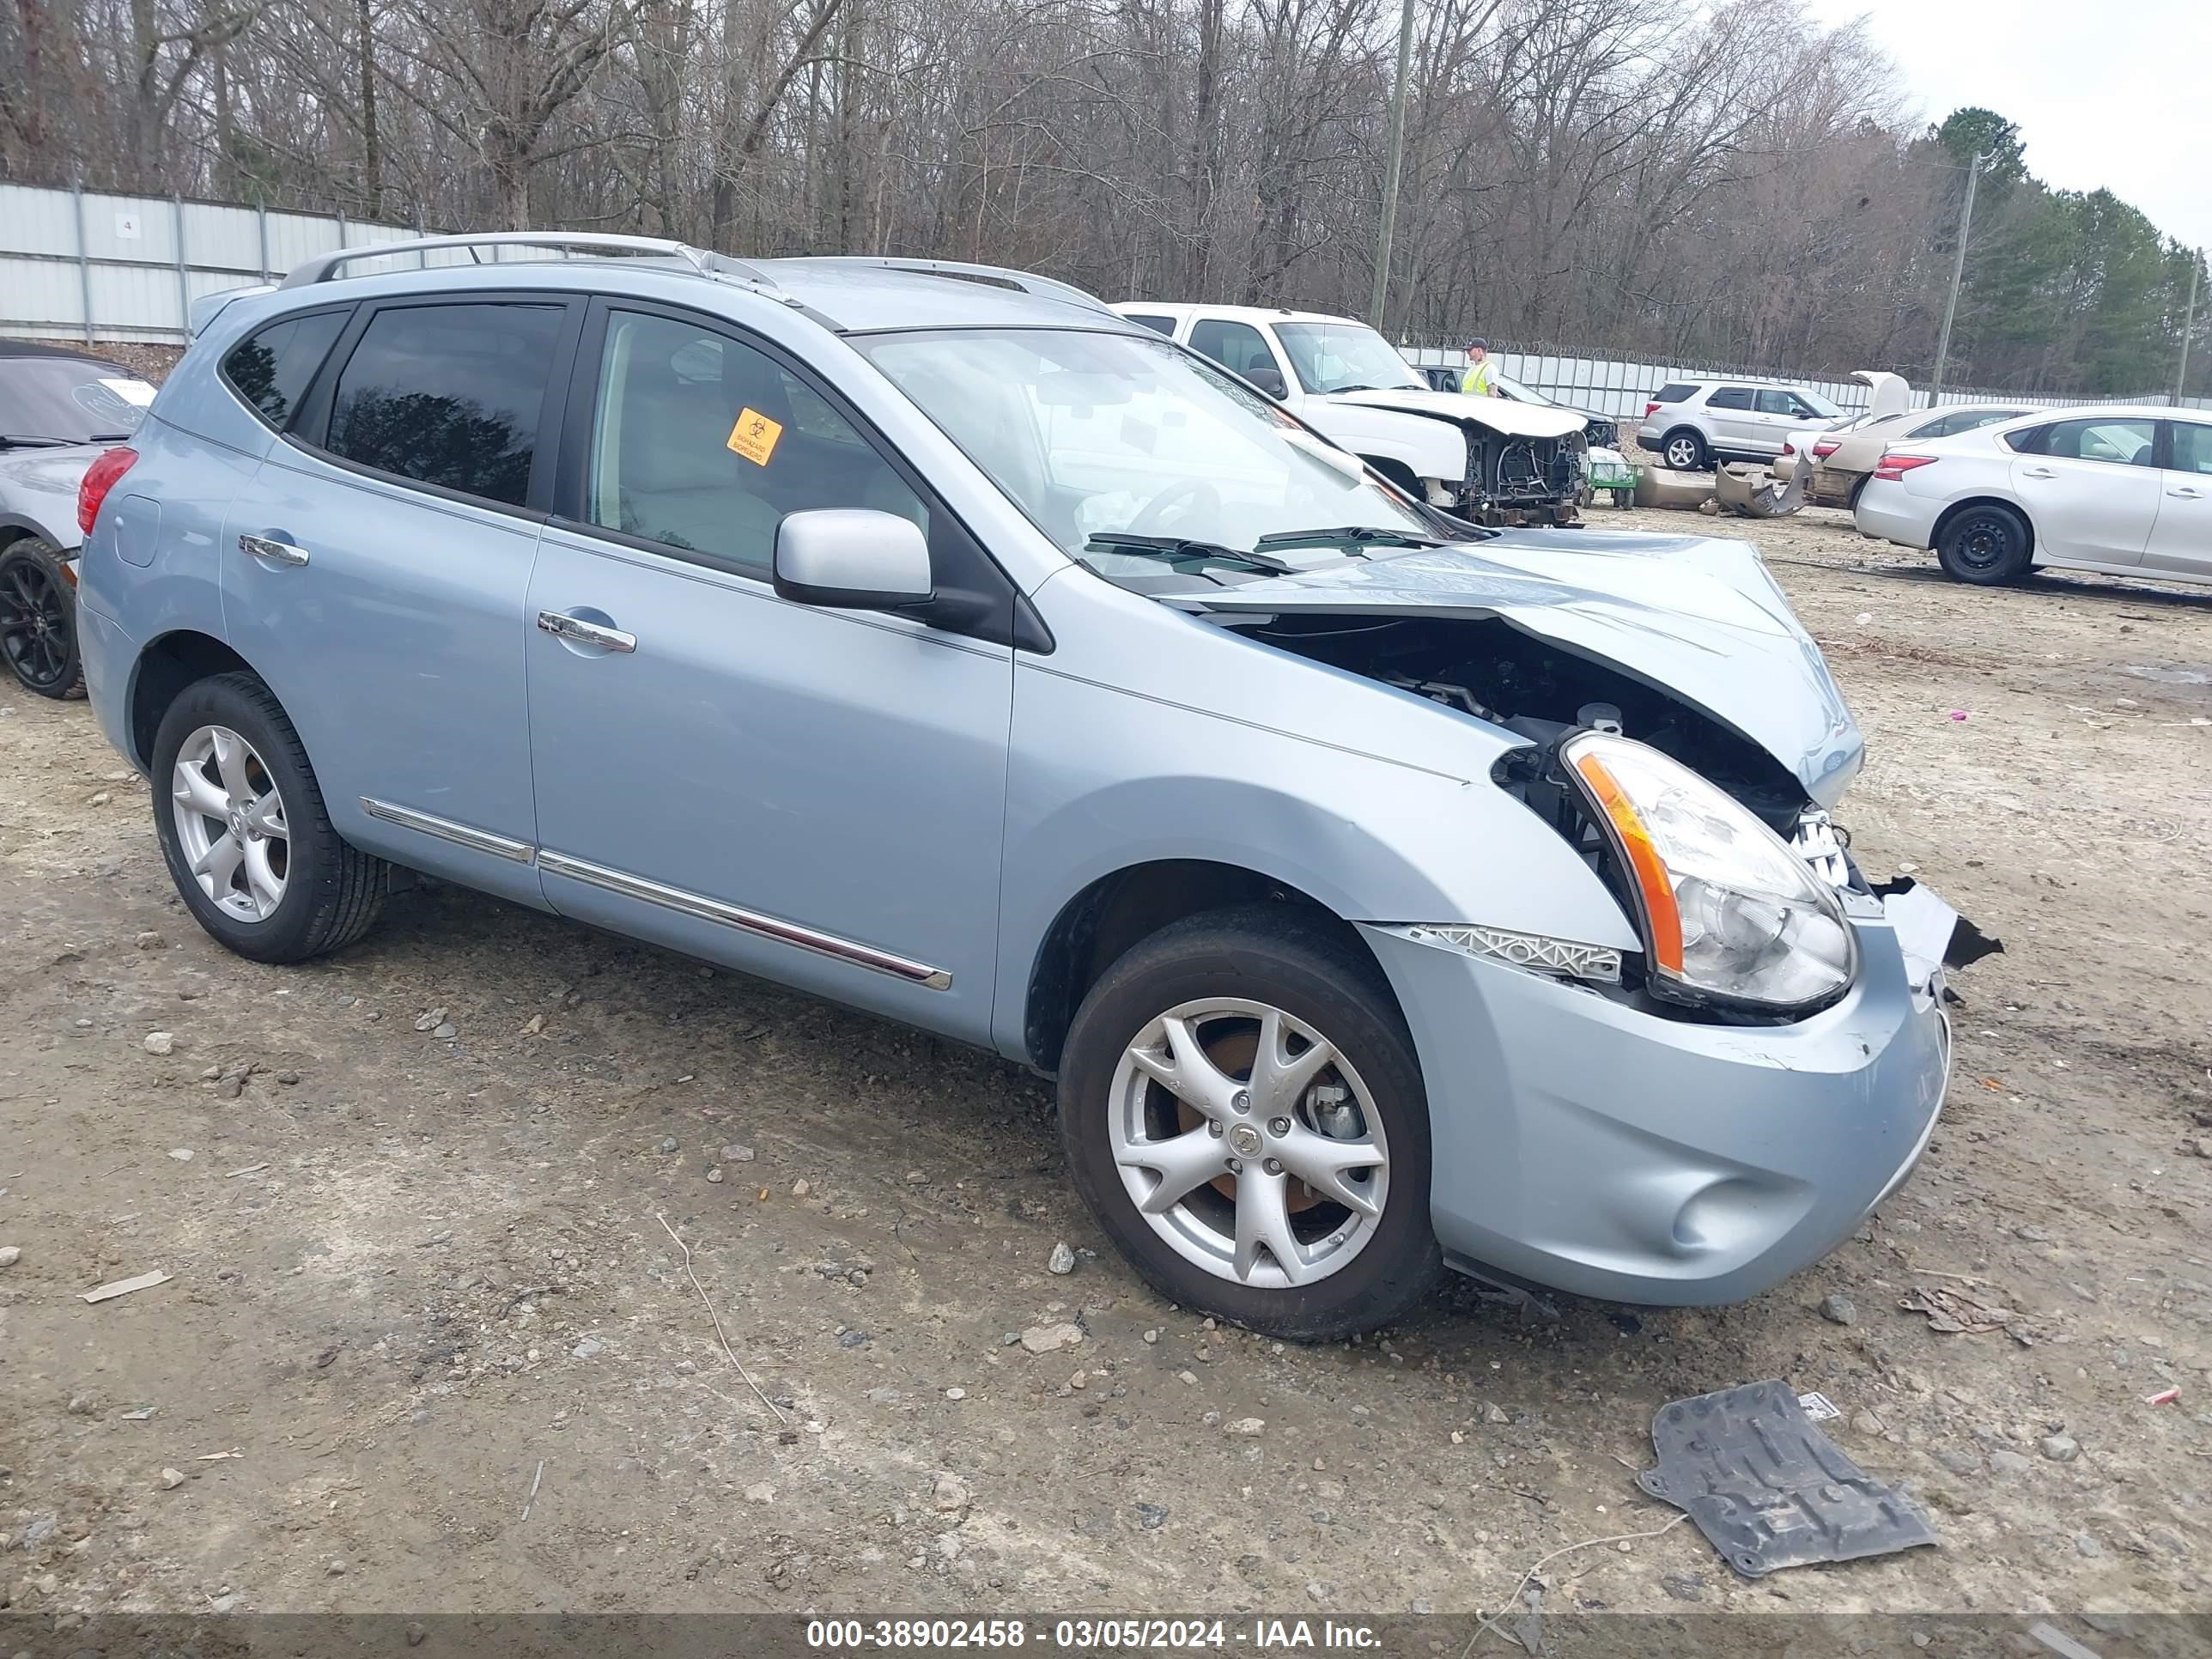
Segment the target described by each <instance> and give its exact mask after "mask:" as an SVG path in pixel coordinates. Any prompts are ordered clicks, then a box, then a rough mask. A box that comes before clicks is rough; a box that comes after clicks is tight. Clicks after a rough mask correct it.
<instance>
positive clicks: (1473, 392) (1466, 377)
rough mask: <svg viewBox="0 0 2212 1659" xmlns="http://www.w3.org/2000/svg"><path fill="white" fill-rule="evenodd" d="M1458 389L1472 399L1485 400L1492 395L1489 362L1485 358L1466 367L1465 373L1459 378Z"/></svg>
mask: <svg viewBox="0 0 2212 1659" xmlns="http://www.w3.org/2000/svg"><path fill="white" fill-rule="evenodd" d="M1459 389H1460V390H1461V391H1462V392H1466V393H1467V394H1468V396H1469V397H1472V398H1487V397H1489V396H1491V395H1492V392H1491V386H1490V360H1489V359H1488V358H1487V357H1486V358H1484V359H1483V360H1482V361H1481V362H1479V363H1474V364H1470V365H1469V366H1468V371H1467V373H1466V374H1462V375H1461V376H1460V379H1459Z"/></svg>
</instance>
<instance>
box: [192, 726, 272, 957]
mask: <svg viewBox="0 0 2212 1659" xmlns="http://www.w3.org/2000/svg"><path fill="white" fill-rule="evenodd" d="M170 795H171V799H172V810H173V812H174V814H175V818H176V827H177V845H178V847H179V849H180V850H181V851H182V852H183V854H184V858H185V868H186V869H187V870H188V871H189V872H191V877H192V879H193V880H195V881H197V883H198V884H199V888H200V891H201V892H203V893H204V894H206V895H207V896H208V897H209V898H210V899H211V900H213V901H214V902H215V903H216V906H217V907H218V908H221V909H222V911H223V912H224V913H225V914H226V915H230V916H232V917H234V918H235V919H236V920H238V921H267V920H268V919H269V917H270V916H271V915H274V914H275V913H276V907H277V906H278V905H280V904H282V903H283V902H284V887H285V883H286V881H287V880H288V878H289V876H290V873H291V867H292V839H291V832H290V831H289V829H288V828H287V827H286V824H285V820H284V797H283V794H282V793H280V792H279V791H278V789H277V787H276V779H275V778H274V777H273V776H272V775H270V770H269V768H268V765H267V763H265V762H264V761H263V760H262V758H261V757H260V755H259V754H258V752H257V751H256V750H255V749H254V747H253V745H252V744H250V743H248V742H246V739H245V738H241V737H240V736H239V735H238V733H237V732H234V731H232V730H231V729H230V728H229V727H228V726H201V727H200V728H199V729H198V730H197V731H195V732H193V733H192V734H191V736H190V737H188V738H185V742H184V746H183V747H182V748H180V749H179V750H177V763H176V766H175V768H174V769H173V772H172V774H171V782H170Z"/></svg>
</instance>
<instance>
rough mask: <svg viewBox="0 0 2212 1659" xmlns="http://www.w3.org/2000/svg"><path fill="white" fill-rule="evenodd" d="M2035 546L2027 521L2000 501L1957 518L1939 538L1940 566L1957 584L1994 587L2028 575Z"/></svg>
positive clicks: (1987, 503)
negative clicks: (1967, 583)
mask: <svg viewBox="0 0 2212 1659" xmlns="http://www.w3.org/2000/svg"><path fill="white" fill-rule="evenodd" d="M2033 546H2034V543H2033V539H2032V538H2030V536H2029V533H2028V528H2027V520H2026V519H2023V518H2022V517H2021V515H2020V514H2019V513H2015V511H2014V510H2013V509H2012V508H2010V507H2006V506H2003V505H2002V504H2001V503H1999V502H1996V501H1989V502H1984V503H1981V504H1979V505H1977V506H1974V507H1967V508H1966V510H1965V511H1964V512H1962V513H1957V514H1955V515H1954V517H1953V518H1952V519H1951V520H1950V521H1949V522H1948V523H1947V524H1946V525H1945V526H1943V530H1942V534H1941V535H1939V536H1938V537H1937V538H1936V562H1937V563H1939V564H1941V565H1942V567H1943V574H1945V575H1947V576H1949V577H1950V578H1951V579H1952V580H1954V581H1962V582H1971V583H1972V584H1973V585H1974V586H1977V587H1994V586H1997V585H1999V584H2000V583H2003V582H2010V581H2017V580H2020V578H2021V576H2023V575H2025V574H2027V568H2028V562H2029V560H2030V557H2031V556H2032V552H2033Z"/></svg>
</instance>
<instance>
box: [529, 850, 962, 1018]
mask: <svg viewBox="0 0 2212 1659" xmlns="http://www.w3.org/2000/svg"><path fill="white" fill-rule="evenodd" d="M538 869H539V870H540V871H541V872H544V874H546V875H549V876H566V877H568V879H570V880H571V881H580V882H582V883H584V884H586V885H587V886H592V887H597V888H599V889H601V890H604V891H606V892H610V893H618V894H620V895H621V896H623V897H624V898H634V899H640V900H642V901H643V902H646V903H647V904H658V905H659V906H661V907H662V908H664V909H669V910H674V911H677V912H678V913H679V914H681V915H687V916H695V917H696V918H698V919H699V920H700V921H711V922H714V923H715V924H717V925H718V926H720V927H732V928H735V929H736V930H737V931H738V932H739V933H751V934H754V935H756V936H757V937H759V938H761V939H775V940H776V941H777V942H778V943H780V944H783V945H797V946H798V947H799V949H800V950H802V951H813V952H814V953H815V954H817V956H825V957H833V958H835V959H836V960H837V961H839V962H846V963H852V964H854V966H855V967H860V968H866V969H872V970H873V971H874V972H876V973H878V974H888V975H890V976H891V977H892V978H893V979H902V980H904V981H907V982H908V984H911V985H920V986H922V987H925V988H927V989H928V990H932V991H945V990H949V989H951V986H952V975H951V972H950V971H949V970H948V969H943V968H933V967H931V966H930V965H929V964H928V963H924V962H915V961H914V960H913V959H912V958H910V957H902V956H898V955H896V954H895V953H893V952H891V951H879V950H878V949H876V947H875V946H873V945H862V944H860V943H859V942H858V941H857V940H854V939H841V938H839V937H838V936H837V935H836V934H835V933H823V932H821V931H820V930H818V929H817V928H813V927H805V926H803V925H801V924H800V923H799V922H795V921H784V920H782V919H781V917H777V916H770V915H763V914H762V913H761V912H759V911H757V910H748V909H745V908H744V907H742V906H740V905H735V904H725V903H723V902H721V901H720V899H711V898H708V897H707V896H705V895H703V894H700V893H694V892H691V891H690V890H686V889H684V888H681V887H670V886H667V885H665V884H663V883H660V882H657V881H648V880H647V879H646V878H644V877H643V876H634V875H631V874H629V872H627V871H623V870H611V869H609V868H607V866H605V865H600V864H591V863H587V862H586V860H582V859H579V858H571V857H570V856H569V855H568V854H566V853H556V852H551V851H548V850H544V849H540V851H539V853H538Z"/></svg>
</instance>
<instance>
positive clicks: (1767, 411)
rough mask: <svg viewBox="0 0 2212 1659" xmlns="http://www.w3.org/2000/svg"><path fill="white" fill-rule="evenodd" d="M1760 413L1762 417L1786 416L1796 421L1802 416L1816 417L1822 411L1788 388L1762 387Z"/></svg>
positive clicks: (1760, 390) (1760, 391)
mask: <svg viewBox="0 0 2212 1659" xmlns="http://www.w3.org/2000/svg"><path fill="white" fill-rule="evenodd" d="M1759 413H1760V414H1762V415H1786V416H1790V419H1792V420H1795V419H1796V418H1797V417H1798V416H1814V415H1817V414H1819V413H1820V410H1816V409H1814V407H1813V405H1812V404H1809V403H1808V402H1806V401H1805V399H1804V398H1801V397H1799V396H1798V395H1797V394H1796V392H1792V391H1790V390H1789V389H1788V388H1787V387H1774V386H1762V387H1760V388H1759Z"/></svg>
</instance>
